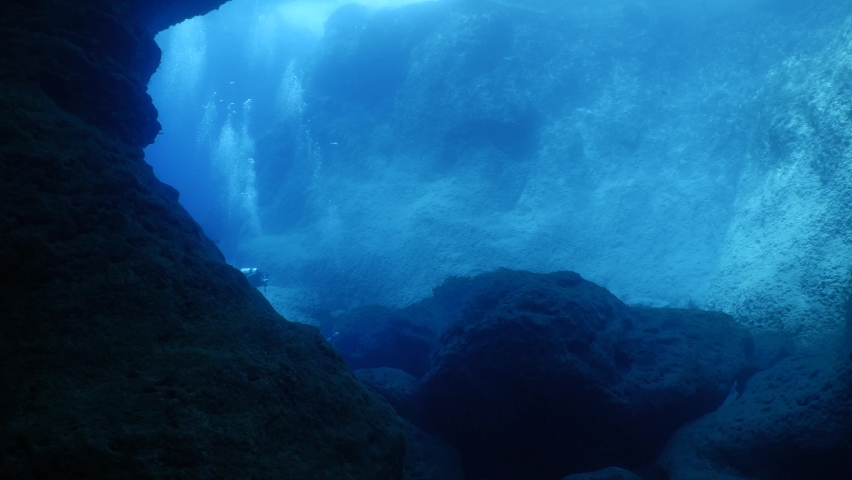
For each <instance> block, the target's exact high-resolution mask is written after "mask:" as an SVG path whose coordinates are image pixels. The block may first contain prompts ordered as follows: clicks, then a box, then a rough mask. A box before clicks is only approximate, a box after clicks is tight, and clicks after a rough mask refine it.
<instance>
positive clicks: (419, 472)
mask: <svg viewBox="0 0 852 480" xmlns="http://www.w3.org/2000/svg"><path fill="white" fill-rule="evenodd" d="M405 434H406V438H407V440H408V449H407V451H406V453H405V478H406V480H465V476H464V471H463V470H462V462H461V457H459V452H458V451H457V450H456V449H455V448H453V446H452V445H450V444H448V443H447V442H445V441H443V440H441V439H440V438H438V437H435V436H433V435H428V434H426V433H424V432H423V431H422V430H420V429H419V428H417V427H415V426H414V425H412V424H411V423H409V422H405Z"/></svg>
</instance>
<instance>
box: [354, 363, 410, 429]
mask: <svg viewBox="0 0 852 480" xmlns="http://www.w3.org/2000/svg"><path fill="white" fill-rule="evenodd" d="M355 376H356V377H358V380H360V381H361V383H363V384H364V385H366V386H367V387H370V388H372V389H373V390H375V391H376V393H378V394H380V395H381V396H382V397H384V398H385V400H387V401H388V403H390V404H391V406H392V407H393V408H394V409H395V410H396V412H397V413H398V414H399V415H400V416H401V417H403V418H405V419H408V420H411V421H415V422H416V420H415V419H416V418H417V414H418V412H417V404H416V402H415V398H416V395H417V392H419V391H420V380H419V379H417V378H414V377H412V376H411V375H409V374H408V373H406V372H404V371H402V370H398V369H396V368H384V367H383V368H362V369H359V370H355Z"/></svg>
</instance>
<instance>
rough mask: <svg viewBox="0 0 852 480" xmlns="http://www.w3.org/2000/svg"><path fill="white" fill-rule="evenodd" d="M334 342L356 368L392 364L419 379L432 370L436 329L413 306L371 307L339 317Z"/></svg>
mask: <svg viewBox="0 0 852 480" xmlns="http://www.w3.org/2000/svg"><path fill="white" fill-rule="evenodd" d="M332 331H333V333H331V335H333V338H332V341H333V343H334V346H335V347H336V348H337V349H338V350H340V352H341V354H342V355H343V357H344V358H345V359H346V362H347V363H348V364H349V366H351V367H352V368H353V369H358V368H376V367H391V368H398V369H400V370H403V371H405V372H407V373H409V374H410V375H414V376H415V377H417V378H420V377H422V376H423V375H424V374H425V373H426V372H427V371H428V370H429V352H430V351H431V350H432V341H433V339H434V337H435V334H436V332H435V330H433V329H431V328H429V326H428V325H423V324H422V323H421V322H419V321H418V319H417V318H416V317H415V316H413V315H411V313H410V309H397V308H389V307H380V306H370V307H364V308H359V309H355V310H353V311H351V312H347V313H346V314H344V315H341V316H340V317H338V318H336V319H335V321H334V324H333V328H332Z"/></svg>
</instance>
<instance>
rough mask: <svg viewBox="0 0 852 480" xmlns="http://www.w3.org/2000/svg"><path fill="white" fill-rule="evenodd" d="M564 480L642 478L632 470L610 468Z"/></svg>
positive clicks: (570, 476)
mask: <svg viewBox="0 0 852 480" xmlns="http://www.w3.org/2000/svg"><path fill="white" fill-rule="evenodd" d="M562 480H641V478H640V477H639V475H636V474H635V473H633V472H631V471H630V470H625V469H623V468H618V467H609V468H604V469H603V470H598V471H596V472H587V473H575V474H574V475H568V476H567V477H565V478H563V479H562Z"/></svg>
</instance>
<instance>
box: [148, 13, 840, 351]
mask: <svg viewBox="0 0 852 480" xmlns="http://www.w3.org/2000/svg"><path fill="white" fill-rule="evenodd" d="M392 3H393V5H390V7H389V8H384V9H379V7H383V6H388V5H389V4H388V3H387V2H385V4H381V3H375V4H373V5H371V6H369V7H363V6H360V7H359V6H352V5H349V6H344V7H341V8H340V9H337V8H338V7H339V6H340V4H334V3H317V2H306V1H302V2H291V3H281V2H274V1H251V0H233V1H232V2H230V3H228V4H226V5H225V6H223V7H222V8H220V9H219V10H218V11H215V12H212V13H210V14H208V15H206V16H204V17H201V18H195V19H192V20H189V21H186V22H184V23H182V24H180V25H177V26H175V27H172V28H171V29H169V30H167V31H165V32H162V33H160V34H159V35H158V37H157V42H158V43H159V45H160V46H161V48H162V49H163V60H162V63H161V66H160V68H159V70H158V71H157V73H156V75H155V76H154V78H153V79H152V80H151V83H150V86H149V91H150V94H151V95H152V97H153V98H154V102H155V104H156V106H157V108H158V110H159V112H160V122H161V123H162V125H163V132H162V135H160V136H159V137H158V139H157V142H156V143H155V144H153V145H151V146H150V147H148V149H147V150H146V155H147V157H146V158H147V160H148V162H149V163H150V164H151V165H153V167H154V169H155V172H156V174H157V175H158V177H159V178H160V179H162V180H163V181H165V182H166V183H169V184H171V185H173V186H174V187H176V188H177V189H178V190H179V191H180V193H181V197H180V198H181V202H182V204H183V205H184V206H185V207H186V208H187V210H188V211H189V212H190V213H191V214H192V215H193V217H194V218H195V219H196V220H197V221H198V222H199V223H200V224H201V226H202V227H203V228H204V231H205V232H206V233H207V235H208V236H209V237H210V238H211V239H213V240H214V241H216V242H217V243H218V245H219V247H220V249H221V250H222V251H223V253H224V254H225V256H226V258H227V259H228V261H229V262H230V263H232V264H234V265H235V266H238V267H260V268H262V269H264V270H265V271H267V272H268V273H269V274H270V278H271V279H270V292H271V293H270V294H269V296H270V300H272V301H273V305H274V306H276V308H278V309H279V311H281V312H282V313H283V314H284V315H285V316H287V317H288V318H293V319H300V320H301V319H305V318H304V312H305V311H308V310H310V309H311V308H315V307H321V308H324V309H327V310H331V311H334V310H347V309H351V308H354V307H357V306H360V305H365V304H371V303H381V304H386V305H392V306H402V305H406V304H408V303H411V302H413V301H416V300H418V299H420V298H423V297H426V296H428V294H429V293H430V290H431V288H433V287H434V286H436V285H438V284H439V283H440V282H441V281H442V280H443V279H445V278H446V277H448V276H450V275H472V274H477V273H481V272H485V271H489V270H493V269H494V268H497V267H501V266H502V267H508V268H515V269H526V270H531V271H537V272H548V271H554V270H574V271H577V272H580V273H581V274H582V275H583V276H584V277H585V278H588V279H590V280H592V281H595V282H597V283H599V284H602V285H604V286H606V287H607V288H609V289H610V290H611V291H612V292H613V293H615V294H616V295H618V296H619V297H620V298H622V299H623V300H625V301H627V302H628V303H631V304H643V305H652V306H664V305H668V306H679V307H704V308H716V309H721V310H724V311H727V312H728V313H732V314H734V315H735V316H736V317H737V318H738V319H740V320H741V321H743V322H744V323H747V324H749V325H750V326H752V327H754V328H758V329H759V328H777V329H784V330H788V331H796V332H798V333H802V335H805V336H808V335H811V336H814V338H816V336H818V335H819V332H822V331H832V332H833V331H836V329H837V328H839V326H840V325H841V324H842V314H841V313H840V305H841V303H842V302H841V301H840V300H839V299H840V298H842V295H841V293H842V292H845V291H846V290H847V289H848V275H847V274H846V273H847V271H846V269H847V267H846V266H844V265H848V262H847V260H848V259H850V258H852V250H850V248H848V245H850V244H852V243H850V240H852V239H850V238H848V237H849V234H847V233H844V232H845V231H844V232H840V231H839V230H840V229H838V228H835V227H833V226H832V225H834V226H836V225H842V224H843V222H845V221H847V220H848V219H847V218H846V217H845V216H844V215H846V214H845V213H842V212H841V211H840V210H837V211H834V210H832V211H831V212H827V211H826V212H823V211H821V210H820V211H819V212H817V210H816V209H815V207H813V205H824V204H826V203H825V202H829V204H830V199H831V198H835V197H837V196H842V191H843V188H840V187H837V185H842V184H845V183H844V182H846V177H845V175H846V173H844V172H846V171H845V170H843V168H841V167H837V168H835V167H831V168H834V170H831V172H833V173H831V175H835V176H837V178H841V180H838V181H834V180H831V181H827V180H826V177H825V175H826V174H825V171H826V168H828V167H826V166H825V165H826V164H823V163H820V162H823V161H822V160H820V159H821V158H823V157H820V155H822V154H820V153H819V152H817V151H816V147H814V145H817V144H819V143H820V142H822V144H824V143H825V139H822V140H820V139H818V138H817V137H816V136H815V135H812V134H810V133H807V132H806V133H801V132H802V131H803V130H801V129H798V130H797V128H796V126H795V125H796V122H797V121H798V120H797V119H798V118H801V117H797V116H795V115H792V114H791V118H783V117H784V115H785V113H784V112H786V111H787V109H786V107H783V106H782V107H778V105H783V102H792V103H796V102H798V103H796V104H808V102H810V101H811V100H809V99H808V98H809V97H808V95H809V93H808V91H807V90H806V88H805V85H808V84H811V83H815V82H817V80H814V79H811V80H807V76H808V75H809V73H810V72H812V71H814V69H816V70H819V69H820V68H828V67H824V65H823V64H821V63H820V62H821V61H822V60H821V58H823V57H821V55H829V54H824V53H822V52H824V51H831V48H832V47H831V45H832V42H837V41H838V40H837V39H838V36H839V35H841V34H842V32H843V27H842V22H843V18H845V16H846V15H849V14H850V13H852V10H851V9H850V6H848V5H846V2H841V1H832V0H821V1H818V2H804V1H801V2H798V1H792V0H791V1H761V0H752V1H733V0H731V1H716V2H708V1H698V0H695V1H692V2H690V1H665V0H656V1H650V2H648V1H643V2H639V1H619V0H610V1H603V2H598V1H578V2H564V3H565V4H564V5H563V2H546V1H538V0H527V1H521V0H515V1H493V2H492V1H479V2H455V1H449V0H445V1H438V2H424V3H416V4H409V5H403V4H405V3H407V2H392ZM324 22H327V23H324ZM807 62H812V64H808V63H807ZM821 65H823V66H821ZM827 75H828V74H827ZM797 76H799V77H797ZM829 76H830V75H829ZM786 78H789V79H791V80H789V81H788V80H785V79H786ZM785 82H786V83H785ZM809 82H810V83H809ZM797 98H798V99H799V100H796V99H797ZM802 116H803V117H806V116H807V115H804V114H803V115H802ZM793 132H799V133H793ZM795 135H800V136H799V137H796V138H793V137H794V136H795ZM808 135H810V136H808ZM796 142H798V143H796ZM794 143H795V145H797V147H795V148H793V147H790V145H792V144H794ZM840 143H842V142H841V140H838V144H840ZM796 148H798V150H796ZM793 150H795V151H793ZM829 163H830V162H829ZM817 164H819V165H817ZM832 165H834V164H832ZM838 168H839V170H838ZM791 169H792V170H791ZM795 169H804V170H795ZM794 170H795V172H799V173H791V172H793V171H794ZM802 172H804V173H802ZM820 172H822V173H820ZM838 172H840V173H838ZM790 179H792V180H790ZM815 185H819V186H816V187H815ZM832 185H834V186H832ZM791 199H792V200H791ZM791 202H792V203H791ZM808 212H810V213H808ZM847 230H848V229H847ZM808 232H823V233H825V235H826V237H821V238H823V240H820V242H823V243H818V242H817V243H814V242H816V240H809V239H807V238H805V237H807V236H808V235H810V233H808ZM825 238H829V239H830V240H825ZM832 242H834V243H832ZM826 252H831V255H827V254H826ZM829 257H830V258H831V260H826V258H829ZM793 259H797V260H793ZM778 272H782V275H781V276H779V275H778ZM779 278H781V280H778V279H779ZM813 278H818V279H819V280H818V281H814V280H812V279H813ZM777 282H782V283H783V284H782V283H777ZM308 320H309V319H308ZM808 338H810V337H808Z"/></svg>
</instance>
